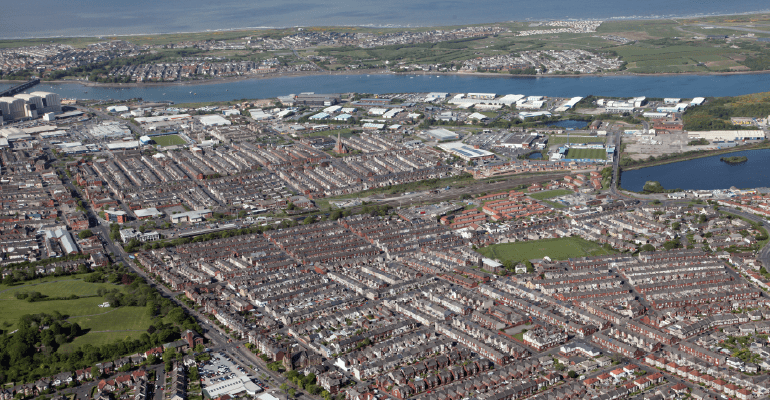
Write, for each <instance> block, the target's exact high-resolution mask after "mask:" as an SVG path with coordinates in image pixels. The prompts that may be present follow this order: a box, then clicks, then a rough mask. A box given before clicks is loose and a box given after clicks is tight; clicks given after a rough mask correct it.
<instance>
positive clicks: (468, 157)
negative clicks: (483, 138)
mask: <svg viewBox="0 0 770 400" xmlns="http://www.w3.org/2000/svg"><path fill="white" fill-rule="evenodd" d="M438 147H439V148H441V150H444V151H446V152H447V153H450V154H454V155H456V156H458V157H460V158H462V159H463V160H465V161H473V160H486V159H492V158H495V153H492V152H489V151H486V150H482V149H476V148H473V147H471V146H468V145H467V144H464V143H462V142H452V143H443V144H440V145H438Z"/></svg>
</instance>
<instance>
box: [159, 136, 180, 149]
mask: <svg viewBox="0 0 770 400" xmlns="http://www.w3.org/2000/svg"><path fill="white" fill-rule="evenodd" d="M152 140H153V141H154V142H155V144H158V145H160V146H162V147H165V146H174V145H182V144H187V142H185V140H184V139H182V138H181V137H180V136H179V135H163V136H155V137H153V138H152Z"/></svg>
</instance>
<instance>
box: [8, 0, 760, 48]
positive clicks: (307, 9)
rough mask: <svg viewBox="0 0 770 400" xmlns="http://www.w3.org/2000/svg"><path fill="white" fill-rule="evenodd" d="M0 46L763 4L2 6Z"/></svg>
mask: <svg viewBox="0 0 770 400" xmlns="http://www.w3.org/2000/svg"><path fill="white" fill-rule="evenodd" d="M3 3H4V4H3V6H2V13H0V39H11V38H32V37H69V36H104V37H109V36H111V35H146V34H153V33H175V32H202V31H207V30H231V29H247V28H256V29H262V28H275V27H297V26H368V27H417V26H449V25H468V24H482V23H491V22H505V21H525V20H531V21H543V20H575V19H595V20H596V19H600V20H613V19H648V18H650V19H652V18H675V17H693V16H705V15H725V14H740V13H753V12H761V11H768V10H770V4H768V2H767V0H736V1H724V0H679V1H674V2H672V1H667V0H645V1H620V2H618V1H615V2H608V1H605V0H580V1H564V0H558V1H556V0H545V1H532V0H506V1H500V0H478V1H463V0H442V1H436V0H389V1H381V0H335V1H326V0H302V1H298V0H286V1H266V0H220V1H210V0H164V1H155V0H135V1H124V0H98V1H97V0H75V1H61V0H35V1H34V3H27V2H24V1H5V2H3Z"/></svg>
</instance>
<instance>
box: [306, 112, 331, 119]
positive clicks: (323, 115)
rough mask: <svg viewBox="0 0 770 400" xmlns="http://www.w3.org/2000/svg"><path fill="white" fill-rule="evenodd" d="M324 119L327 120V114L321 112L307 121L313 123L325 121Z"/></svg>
mask: <svg viewBox="0 0 770 400" xmlns="http://www.w3.org/2000/svg"><path fill="white" fill-rule="evenodd" d="M326 118H329V114H327V113H325V112H321V113H318V114H316V115H312V116H310V118H309V119H312V120H315V121H319V120H322V119H326Z"/></svg>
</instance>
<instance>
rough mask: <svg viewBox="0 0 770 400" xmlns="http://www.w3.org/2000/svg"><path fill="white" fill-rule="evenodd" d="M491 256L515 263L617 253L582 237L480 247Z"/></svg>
mask: <svg viewBox="0 0 770 400" xmlns="http://www.w3.org/2000/svg"><path fill="white" fill-rule="evenodd" d="M479 252H480V253H481V254H483V255H485V256H487V257H489V258H493V259H499V260H501V261H509V260H510V261H511V262H513V263H514V264H515V263H518V262H521V261H524V260H531V259H536V258H543V257H545V256H548V257H550V258H551V259H552V260H566V259H568V258H574V257H587V256H599V255H605V254H614V253H617V252H616V251H614V250H607V249H605V248H603V247H602V246H600V245H599V244H597V243H593V242H589V241H587V240H585V239H583V238H581V237H565V238H558V239H544V240H533V241H530V242H516V243H501V244H493V245H492V246H488V247H484V248H481V249H479Z"/></svg>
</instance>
